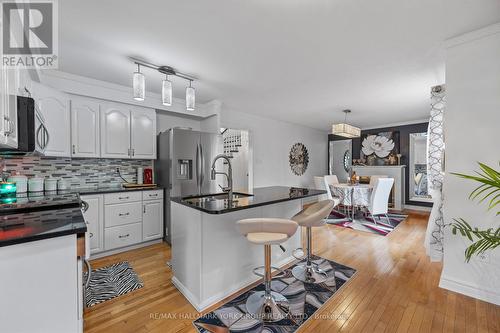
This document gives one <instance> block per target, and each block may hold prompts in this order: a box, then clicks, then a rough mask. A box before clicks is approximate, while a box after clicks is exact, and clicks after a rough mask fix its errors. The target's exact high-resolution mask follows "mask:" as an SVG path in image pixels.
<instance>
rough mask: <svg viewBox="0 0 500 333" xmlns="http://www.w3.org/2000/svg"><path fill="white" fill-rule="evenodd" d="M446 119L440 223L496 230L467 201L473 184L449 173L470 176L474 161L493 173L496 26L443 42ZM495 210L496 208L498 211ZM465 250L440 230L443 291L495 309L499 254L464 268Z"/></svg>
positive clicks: (498, 75) (499, 94)
mask: <svg viewBox="0 0 500 333" xmlns="http://www.w3.org/2000/svg"><path fill="white" fill-rule="evenodd" d="M447 45H448V47H447V60H446V89H447V108H446V114H445V142H446V176H445V184H444V200H445V201H444V203H445V204H444V217H445V223H451V222H452V219H453V218H457V217H462V218H464V219H465V220H466V221H468V222H469V223H470V224H471V225H473V226H477V227H479V228H483V229H484V228H486V229H487V228H489V227H494V228H497V227H498V226H499V224H500V223H499V222H500V217H495V212H496V210H495V211H490V212H487V211H486V208H487V206H486V205H485V204H484V203H483V204H478V203H477V202H472V201H470V200H468V198H467V197H468V195H469V193H470V192H471V191H472V190H473V189H474V188H475V187H476V186H477V183H474V182H472V181H468V180H463V179H460V178H458V177H455V176H453V175H450V172H460V173H468V174H471V173H473V171H474V170H477V169H478V167H477V163H476V162H477V161H481V162H484V163H486V164H488V165H490V166H492V167H494V168H496V169H498V167H499V164H498V162H499V160H500V148H499V145H500V24H496V25H495V26H490V27H488V28H485V29H483V30H481V31H476V32H474V33H471V34H468V35H466V36H461V37H458V38H456V39H453V40H451V41H449V42H448V44H447ZM497 210H498V207H497ZM469 244H470V242H469V241H468V240H466V239H465V238H463V237H460V236H453V235H452V234H451V229H450V228H446V229H445V252H444V268H443V272H442V276H441V283H440V285H441V286H442V287H445V288H447V289H451V290H454V291H457V292H460V293H464V294H467V295H469V296H472V297H476V298H480V299H483V300H486V301H489V302H492V303H495V304H500V253H499V252H500V251H499V249H496V250H494V252H490V253H489V254H490V256H489V263H485V262H481V261H479V260H478V259H476V258H474V259H472V260H471V261H470V263H465V262H464V250H465V248H466V247H467V246H468V245H469Z"/></svg>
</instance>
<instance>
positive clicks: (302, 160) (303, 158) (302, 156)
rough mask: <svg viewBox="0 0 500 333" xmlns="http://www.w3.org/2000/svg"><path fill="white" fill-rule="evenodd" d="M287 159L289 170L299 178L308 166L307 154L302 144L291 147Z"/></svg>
mask: <svg viewBox="0 0 500 333" xmlns="http://www.w3.org/2000/svg"><path fill="white" fill-rule="evenodd" d="M288 159H289V161H290V169H292V172H293V173H294V174H295V175H297V176H301V175H303V174H304V172H306V170H307V165H308V164H309V153H308V152H307V148H306V146H304V145H303V144H302V143H296V144H294V145H293V146H292V148H291V149H290V154H289V155H288Z"/></svg>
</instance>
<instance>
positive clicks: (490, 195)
mask: <svg viewBox="0 0 500 333" xmlns="http://www.w3.org/2000/svg"><path fill="white" fill-rule="evenodd" d="M478 164H479V167H480V169H481V171H479V172H478V171H476V175H465V174H460V173H452V174H453V175H456V176H459V177H462V178H465V179H469V180H473V181H476V182H478V183H480V185H479V186H478V187H477V188H476V189H475V190H474V191H472V192H471V194H470V195H469V199H471V200H479V203H483V202H486V203H487V204H488V210H492V209H494V208H495V207H497V206H498V205H499V204H500V172H499V171H497V170H495V169H493V168H491V167H489V166H487V165H486V164H484V163H480V162H478ZM498 215H500V210H498V211H497V212H496V216H498ZM453 220H454V221H455V222H454V223H452V224H451V226H452V228H453V229H452V233H453V234H454V235H456V234H457V231H458V232H459V233H460V234H461V235H462V236H463V237H467V238H468V239H469V240H470V241H471V242H472V244H471V245H470V246H468V247H467V248H466V249H465V260H466V261H467V262H469V261H470V259H471V258H472V257H473V256H477V255H480V254H482V253H484V252H486V251H491V250H493V249H495V248H497V247H498V246H500V227H498V228H497V229H496V230H494V228H489V229H487V230H479V229H478V228H477V227H476V228H473V227H471V226H470V224H469V223H467V222H466V221H465V220H464V219H463V218H458V219H453Z"/></svg>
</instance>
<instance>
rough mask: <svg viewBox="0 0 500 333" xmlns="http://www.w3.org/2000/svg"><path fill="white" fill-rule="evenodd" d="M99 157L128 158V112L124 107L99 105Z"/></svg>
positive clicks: (111, 104)
mask: <svg viewBox="0 0 500 333" xmlns="http://www.w3.org/2000/svg"><path fill="white" fill-rule="evenodd" d="M101 157H108V158H130V110H129V109H128V107H126V106H124V105H120V104H115V103H106V104H102V105H101Z"/></svg>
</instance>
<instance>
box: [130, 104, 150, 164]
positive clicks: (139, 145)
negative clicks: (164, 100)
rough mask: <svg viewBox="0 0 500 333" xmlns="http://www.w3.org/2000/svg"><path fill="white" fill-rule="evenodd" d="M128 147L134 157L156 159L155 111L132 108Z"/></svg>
mask: <svg viewBox="0 0 500 333" xmlns="http://www.w3.org/2000/svg"><path fill="white" fill-rule="evenodd" d="M130 115H131V116H130V121H131V123H130V148H131V150H132V151H131V155H132V156H131V157H132V158H135V159H149V160H152V159H156V112H155V111H154V110H152V109H145V108H133V109H132V110H131V113H130Z"/></svg>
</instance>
